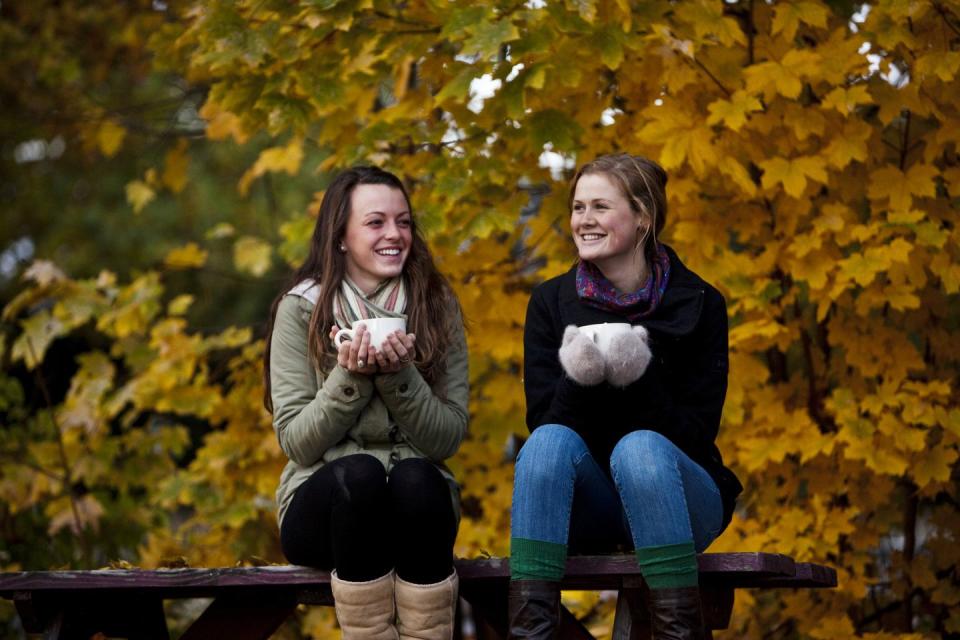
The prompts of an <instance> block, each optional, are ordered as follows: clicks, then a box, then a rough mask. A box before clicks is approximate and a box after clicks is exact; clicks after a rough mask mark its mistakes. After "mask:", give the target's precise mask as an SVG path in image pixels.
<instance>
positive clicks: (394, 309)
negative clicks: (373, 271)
mask: <svg viewBox="0 0 960 640" xmlns="http://www.w3.org/2000/svg"><path fill="white" fill-rule="evenodd" d="M406 308H407V290H406V287H405V286H404V284H403V278H402V277H401V278H391V279H390V280H384V281H383V282H381V283H380V284H379V285H378V286H377V288H376V289H374V291H373V293H371V294H370V295H369V296H367V295H364V293H363V291H361V290H360V287H358V286H357V285H356V284H354V282H353V281H352V280H350V278H348V277H347V276H344V277H343V280H342V281H341V283H340V291H338V292H337V295H335V296H334V297H333V317H334V319H335V320H336V321H337V326H338V327H340V328H341V329H347V328H350V327H352V326H353V323H354V322H356V321H357V320H365V319H368V318H404V319H406V317H407V316H406V314H404V313H403V312H404V311H405V310H406Z"/></svg>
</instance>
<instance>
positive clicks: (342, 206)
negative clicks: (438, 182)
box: [263, 166, 459, 413]
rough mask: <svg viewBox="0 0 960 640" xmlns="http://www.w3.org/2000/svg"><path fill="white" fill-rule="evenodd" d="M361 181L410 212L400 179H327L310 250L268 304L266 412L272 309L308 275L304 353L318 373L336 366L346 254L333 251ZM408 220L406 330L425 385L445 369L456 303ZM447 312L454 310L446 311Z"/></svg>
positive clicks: (372, 173) (368, 173) (366, 170)
mask: <svg viewBox="0 0 960 640" xmlns="http://www.w3.org/2000/svg"><path fill="white" fill-rule="evenodd" d="M361 184H378V185H386V186H388V187H390V188H392V189H397V190H399V191H400V192H401V193H402V194H403V197H404V199H405V200H406V202H407V209H408V210H410V211H411V213H412V211H413V208H412V207H411V206H410V196H409V195H408V194H407V190H406V188H405V187H404V186H403V183H402V182H401V181H400V179H399V178H398V177H397V176H395V175H393V174H392V173H390V172H388V171H384V170H383V169H380V168H378V167H367V166H358V167H352V168H350V169H347V170H346V171H343V172H342V173H340V174H338V175H337V177H336V178H334V180H333V182H332V183H330V186H329V187H328V188H327V190H326V191H325V192H324V194H323V200H322V201H321V202H320V214H319V215H318V216H317V224H316V226H315V227H314V229H313V237H312V238H311V239H310V253H309V255H308V256H307V259H306V260H305V261H304V263H303V265H302V266H301V267H300V268H299V269H297V270H296V271H295V272H294V274H293V276H292V277H291V278H290V280H289V283H288V285H287V286H286V287H284V289H283V290H282V291H281V292H280V294H279V295H278V296H277V297H276V299H275V300H274V301H273V305H272V306H271V307H270V319H269V322H268V324H267V335H266V347H265V349H264V355H263V379H264V395H263V404H264V406H265V407H266V408H267V411H270V412H271V413H272V412H273V400H272V398H271V395H270V340H271V338H272V336H273V327H274V322H275V320H276V317H277V307H279V306H280V300H282V299H283V297H284V296H285V295H286V294H287V292H288V291H289V290H290V289H291V288H292V287H293V286H295V285H296V284H298V283H300V282H302V281H304V280H307V279H312V280H314V281H315V282H316V283H317V284H318V285H319V287H320V299H319V300H318V301H317V304H316V305H315V306H314V308H313V314H312V315H311V316H310V326H309V330H308V335H307V342H308V343H309V354H310V357H311V358H312V359H313V361H314V362H315V363H318V364H319V366H320V370H321V371H323V372H324V373H329V372H330V370H331V369H333V367H334V366H335V365H336V361H337V360H336V352H335V351H334V349H333V346H332V345H331V344H330V340H329V339H328V336H327V332H328V331H329V330H330V327H331V326H333V325H334V324H336V321H335V320H334V317H333V297H334V296H335V295H336V293H337V291H339V290H340V282H341V280H343V277H344V275H345V274H346V258H345V256H344V254H343V253H342V252H341V251H338V250H337V245H338V244H339V243H340V241H341V240H343V236H344V234H345V233H346V229H347V221H348V220H349V219H350V199H351V196H352V195H353V190H354V189H355V188H356V187H357V185H361ZM410 224H411V237H412V242H411V244H410V252H409V253H408V254H407V260H406V262H405V263H404V265H403V280H404V284H405V286H406V288H407V308H406V311H405V313H406V314H407V331H410V332H412V333H414V334H416V336H417V346H416V357H415V358H414V361H413V363H414V365H415V366H416V367H417V369H418V370H419V371H420V373H421V375H423V377H424V379H425V380H426V381H427V383H429V384H431V385H432V384H434V383H435V382H437V381H438V380H439V379H440V378H442V377H443V375H444V374H445V373H446V355H447V351H448V350H449V348H450V338H451V332H452V329H453V326H452V325H453V323H454V321H455V317H456V316H457V315H459V302H457V298H456V295H455V294H454V292H453V289H452V288H451V287H450V284H449V283H448V282H447V279H446V278H445V277H444V276H443V274H441V273H440V272H439V271H438V270H437V267H436V265H435V264H434V262H433V256H431V255H430V249H429V248H428V247H427V243H426V241H424V239H423V236H421V235H420V230H419V228H418V227H417V224H416V218H414V217H413V216H412V215H411V223H410ZM451 302H452V303H453V304H452V305H451ZM452 310H453V311H455V313H451V311H452Z"/></svg>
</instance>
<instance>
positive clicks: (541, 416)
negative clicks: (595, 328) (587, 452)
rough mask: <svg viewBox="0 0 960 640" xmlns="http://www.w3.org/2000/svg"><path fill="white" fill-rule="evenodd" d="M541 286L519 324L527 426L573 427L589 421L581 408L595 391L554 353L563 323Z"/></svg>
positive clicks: (534, 427)
mask: <svg viewBox="0 0 960 640" xmlns="http://www.w3.org/2000/svg"><path fill="white" fill-rule="evenodd" d="M546 295H549V293H546V292H545V288H544V287H537V288H535V289H534V290H533V294H532V295H531V296H530V302H529V303H528V304H527V317H526V321H525V323H524V328H523V390H524V394H525V395H526V399H527V429H529V430H530V431H533V430H534V429H536V428H537V427H539V426H541V425H544V424H554V423H556V424H563V425H565V426H568V427H570V428H571V429H573V430H575V431H580V430H581V429H584V428H587V427H588V426H589V425H588V424H587V421H586V416H584V415H583V413H584V408H585V407H589V406H590V405H591V403H590V398H591V397H592V396H594V395H595V389H594V388H592V387H583V386H581V385H579V384H577V383H576V382H574V381H573V380H571V379H570V378H569V377H567V375H566V374H565V373H564V372H563V367H561V366H560V358H559V355H558V352H559V349H560V342H561V339H562V336H563V329H564V327H562V326H560V320H559V318H555V317H554V316H553V314H551V313H550V305H549V303H548V301H547V300H546V298H545V296H546Z"/></svg>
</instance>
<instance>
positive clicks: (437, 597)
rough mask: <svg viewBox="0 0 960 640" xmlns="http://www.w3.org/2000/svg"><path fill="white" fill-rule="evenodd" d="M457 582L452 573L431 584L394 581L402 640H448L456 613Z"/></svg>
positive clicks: (451, 635)
mask: <svg viewBox="0 0 960 640" xmlns="http://www.w3.org/2000/svg"><path fill="white" fill-rule="evenodd" d="M459 586H460V579H459V578H457V572H456V571H454V572H453V573H451V574H450V576H449V577H448V578H446V579H444V580H441V581H440V582H436V583H434V584H414V583H412V582H407V581H405V580H401V579H400V578H399V577H398V578H397V618H398V622H397V630H398V631H399V632H400V637H401V638H402V639H404V640H406V639H408V638H410V639H412V638H417V640H450V638H452V637H453V623H454V619H455V618H456V613H457V592H458V589H459Z"/></svg>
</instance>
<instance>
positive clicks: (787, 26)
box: [771, 1, 828, 40]
mask: <svg viewBox="0 0 960 640" xmlns="http://www.w3.org/2000/svg"><path fill="white" fill-rule="evenodd" d="M827 16H828V11H827V8H826V7H825V6H823V5H822V4H820V3H819V2H806V1H800V2H783V3H778V4H777V5H776V6H775V8H774V16H773V25H772V28H771V32H772V33H774V34H777V33H781V32H782V37H783V38H785V39H786V40H793V37H794V36H795V35H796V33H797V28H799V26H800V23H801V22H805V23H807V24H810V25H813V26H816V27H820V28H821V29H822V28H825V27H826V26H827Z"/></svg>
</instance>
